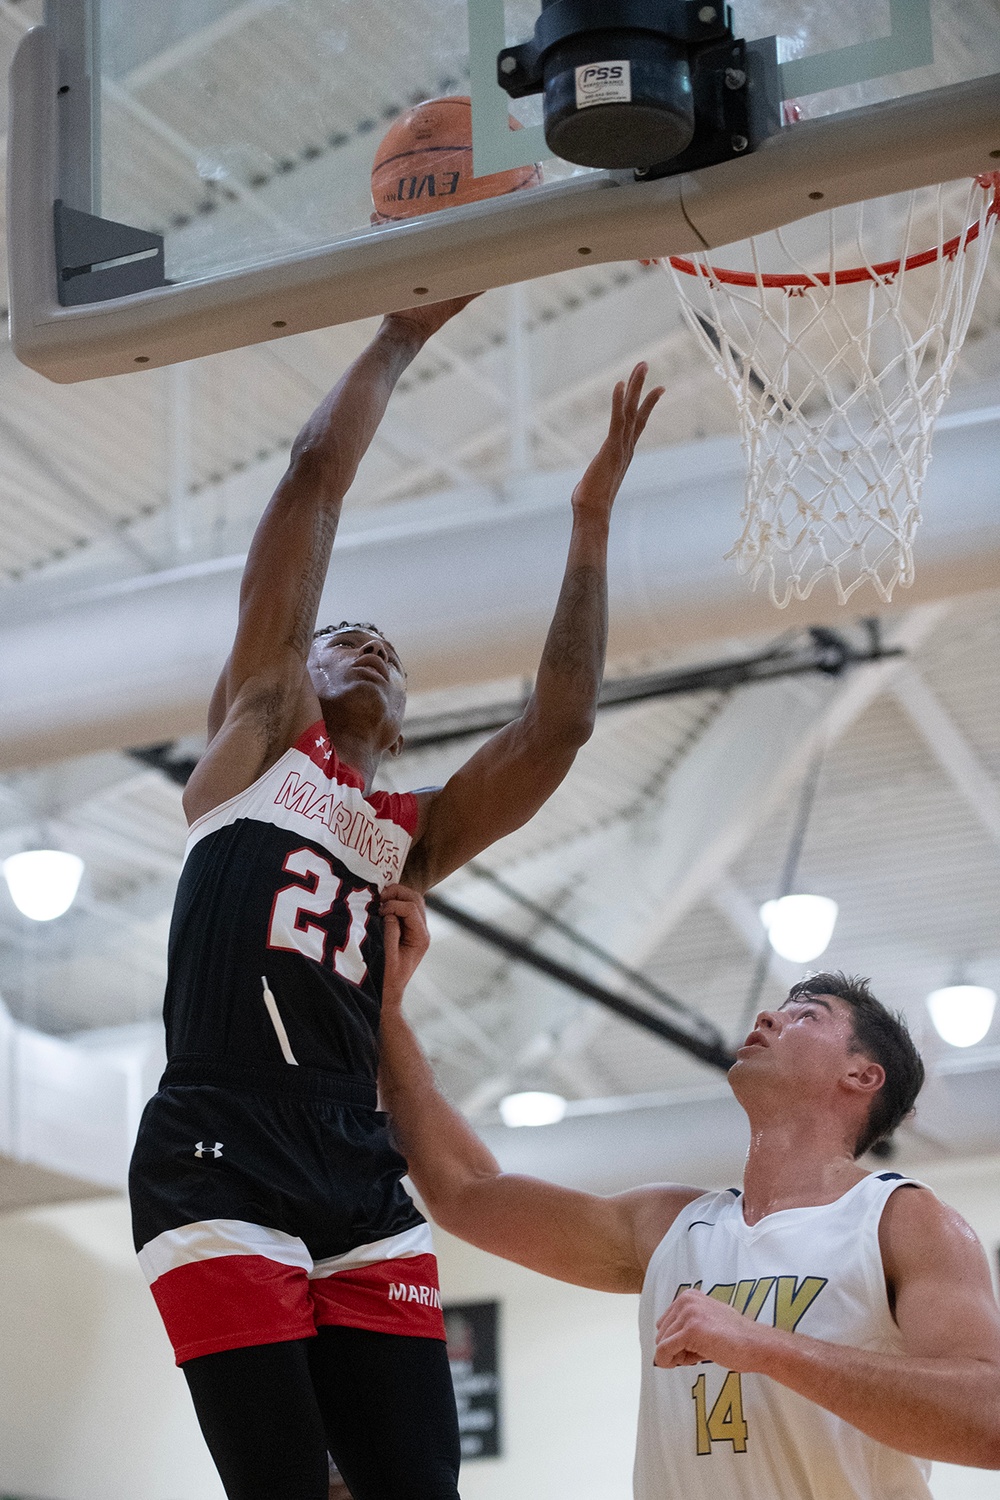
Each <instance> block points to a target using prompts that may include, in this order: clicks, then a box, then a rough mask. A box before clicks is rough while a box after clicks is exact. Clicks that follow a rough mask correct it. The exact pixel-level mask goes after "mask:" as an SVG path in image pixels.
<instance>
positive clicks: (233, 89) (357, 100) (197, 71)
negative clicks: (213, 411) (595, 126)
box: [100, 0, 1000, 280]
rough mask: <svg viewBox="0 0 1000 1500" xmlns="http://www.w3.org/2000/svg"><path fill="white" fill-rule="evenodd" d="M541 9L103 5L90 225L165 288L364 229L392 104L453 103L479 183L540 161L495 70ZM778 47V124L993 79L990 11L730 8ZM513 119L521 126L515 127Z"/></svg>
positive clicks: (938, 4)
mask: <svg viewBox="0 0 1000 1500" xmlns="http://www.w3.org/2000/svg"><path fill="white" fill-rule="evenodd" d="M539 9H540V6H539V3H538V0H507V3H506V4H505V3H504V0H405V3H404V4H401V3H399V0H174V3H173V4H171V5H163V4H162V3H161V0H102V6H101V110H102V127H101V139H102V150H101V178H102V193H101V207H100V212H101V213H102V214H103V215H104V216H105V217H107V218H111V219H117V220H121V221H123V222H125V223H127V224H132V225H136V226H138V227H142V228H144V229H152V230H157V231H159V232H160V233H162V234H163V235H164V237H165V240H166V265H167V275H168V276H169V277H171V278H172V279H174V280H186V279H188V278H191V277H198V276H203V275H206V274H213V273H216V272H219V271H222V270H229V269H234V268H237V267H243V266H247V265H250V264H253V263H257V262H260V261H262V260H266V259H269V258H271V257H273V256H276V255H281V254H285V253H287V252H289V251H294V250H299V249H302V248H304V247H307V246H314V245H322V244H326V243H328V242H329V241H331V240H334V239H339V238H341V237H342V236H344V235H347V234H351V233H353V232H356V231H360V230H364V229H366V228H367V226H368V224H369V220H370V215H371V212H372V201H371V193H370V176H371V168H372V162H373V159H374V155H375V150H376V147H377V146H378V143H379V141H380V139H381V138H382V136H383V135H384V134H385V132H386V131H387V130H388V129H389V127H390V125H391V124H392V122H393V121H394V120H395V119H396V118H397V117H398V116H399V115H400V114H401V112H403V111H405V110H406V109H407V107H408V106H410V105H412V104H415V103H418V102H419V101H421V100H423V99H430V98H434V97H436V96H439V95H450V94H469V95H471V97H472V99H473V103H474V117H475V125H476V161H475V169H476V171H477V172H478V173H481V174H485V173H488V172H492V171H497V170H502V169H503V168H505V167H511V166H514V165H516V164H518V163H521V162H531V161H540V162H542V163H543V172H544V177H545V180H546V181H547V182H552V181H560V180H563V179H564V178H566V177H567V176H570V175H580V174H581V173H583V172H584V171H585V170H586V169H583V168H576V167H572V166H570V165H569V164H568V163H563V162H560V161H559V160H558V159H556V158H554V157H552V156H551V154H550V153H549V152H548V150H547V148H546V147H545V144H544V138H543V136H542V131H541V126H540V120H541V100H540V98H539V97H537V96H536V97H533V98H530V99H526V100H520V101H516V102H514V103H511V101H510V100H508V98H507V96H506V95H505V94H504V93H503V92H502V91H501V90H500V89H499V87H498V86H497V83H496V55H497V51H498V50H499V48H500V47H501V46H503V45H504V44H505V43H511V42H514V41H517V40H520V39H523V38H525V37H527V36H528V35H529V34H530V32H531V30H532V27H533V25H534V22H535V19H536V17H537V15H538V12H539ZM733 9H734V24H735V29H736V31H737V33H738V34H742V35H745V36H746V37H747V38H753V37H760V36H767V35H777V36H778V37H779V38H781V44H780V46H781V56H782V60H783V64H784V66H783V84H784V89H783V91H784V92H785V94H786V97H788V98H790V99H793V100H795V101H796V102H795V105H794V106H793V107H792V108H791V109H790V111H789V114H790V116H791V117H792V118H795V119H799V118H801V119H810V118H814V117H816V116H819V115H826V114H830V113H834V112H837V111H841V110H845V109H852V108H856V107H858V106H859V105H865V104H872V103H874V102H876V101H880V100H883V99H888V98H895V97H899V96H901V95H903V94H908V93H915V92H918V91H920V90H924V89H928V88H935V87H939V86H941V85H944V84H952V83H956V82H959V81H961V80H964V79H969V78H974V77H977V76H980V75H982V74H986V73H991V72H994V71H998V70H1000V16H998V12H997V9H996V5H995V4H994V3H993V0H838V3H837V4H836V5H830V4H829V3H828V0H807V3H802V0H736V4H735V5H734V8H733ZM508 115H513V116H514V117H515V118H517V119H518V120H519V121H520V122H522V123H523V124H525V125H527V126H528V127H529V129H527V130H525V131H517V132H515V131H512V130H510V129H509V127H508V125H507V120H508Z"/></svg>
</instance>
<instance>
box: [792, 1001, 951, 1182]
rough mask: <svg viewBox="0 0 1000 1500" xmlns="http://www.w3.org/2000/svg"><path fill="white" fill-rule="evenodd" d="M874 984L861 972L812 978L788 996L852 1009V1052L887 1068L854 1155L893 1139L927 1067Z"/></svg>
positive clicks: (913, 1100)
mask: <svg viewBox="0 0 1000 1500" xmlns="http://www.w3.org/2000/svg"><path fill="white" fill-rule="evenodd" d="M870 983H871V981H870V980H868V979H862V978H861V976H860V975H858V974H842V973H836V974H810V975H809V977H808V979H800V980H799V982H798V984H793V985H792V988H791V989H790V990H789V992H788V998H789V1000H794V999H798V998H799V997H800V996H802V995H833V996H834V997H835V998H836V999H837V1000H843V1001H844V1003H845V1004H846V1005H849V1006H850V1007H851V1018H852V1022H853V1028H854V1050H855V1051H856V1052H863V1053H864V1055H865V1056H866V1057H870V1058H871V1060H872V1062H877V1063H878V1064H879V1065H880V1067H882V1068H884V1069H885V1083H884V1084H883V1085H882V1087H881V1088H880V1089H879V1091H878V1093H877V1094H876V1095H875V1098H874V1099H873V1100H872V1106H871V1109H870V1110H869V1112H868V1119H867V1121H866V1122H865V1126H864V1129H863V1130H862V1131H861V1134H860V1136H859V1137H858V1139H857V1141H856V1142H855V1146H854V1155H855V1156H856V1157H857V1156H863V1155H864V1153H865V1152H866V1151H870V1150H871V1148H872V1146H875V1145H877V1144H878V1142H879V1141H884V1140H886V1139H887V1138H888V1137H889V1136H891V1135H892V1133H893V1131H894V1130H895V1129H896V1127H897V1125H899V1124H900V1122H901V1121H902V1120H905V1119H906V1116H907V1115H908V1114H909V1113H910V1111H911V1109H912V1108H913V1105H914V1102H915V1100H916V1097H917V1095H918V1094H919V1093H920V1090H921V1088H922V1087H923V1082H924V1065H923V1062H922V1061H921V1058H920V1053H919V1052H918V1051H917V1049H916V1047H915V1046H914V1045H913V1038H912V1037H911V1036H910V1033H909V1030H908V1029H907V1025H906V1021H905V1020H904V1019H903V1016H902V1014H901V1013H900V1012H898V1011H896V1012H893V1011H891V1010H888V1009H887V1008H886V1007H885V1006H884V1005H883V1004H882V1002H881V1001H880V1000H877V999H876V998H875V996H874V995H873V994H872V992H871V989H870Z"/></svg>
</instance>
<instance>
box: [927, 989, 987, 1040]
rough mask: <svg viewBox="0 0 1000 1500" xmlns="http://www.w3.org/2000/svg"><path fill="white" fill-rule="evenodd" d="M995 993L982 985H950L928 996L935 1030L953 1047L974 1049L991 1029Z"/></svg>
mask: <svg viewBox="0 0 1000 1500" xmlns="http://www.w3.org/2000/svg"><path fill="white" fill-rule="evenodd" d="M996 1003H997V995H996V990H990V989H987V988H986V986H985V985H983V984H949V985H945V987H944V989H941V990H932V991H931V993H930V994H929V995H928V996H927V1009H928V1010H929V1011H930V1013H931V1020H932V1021H933V1022H934V1029H935V1031H936V1032H937V1034H938V1036H940V1037H941V1038H942V1039H943V1040H944V1041H946V1042H947V1043H948V1045H949V1046H950V1047H974V1046H975V1045H976V1043H977V1042H981V1041H982V1039H983V1037H984V1036H985V1035H986V1033H987V1032H988V1031H989V1029H990V1024H991V1022H992V1020H993V1011H994V1008H995V1006H996Z"/></svg>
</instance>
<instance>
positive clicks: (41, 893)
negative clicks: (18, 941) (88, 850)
mask: <svg viewBox="0 0 1000 1500" xmlns="http://www.w3.org/2000/svg"><path fill="white" fill-rule="evenodd" d="M3 873H4V879H5V880H6V882H7V889H8V890H9V891H10V898H11V900H12V901H13V903H14V905H15V906H16V907H17V909H18V911H19V912H22V913H23V914H24V916H26V917H30V918H31V920H32V921H33V922H51V921H52V920H53V918H55V917H61V916H62V915H63V913H64V912H67V911H69V909H70V907H71V906H72V905H73V900H74V897H75V896H76V893H77V890H78V889H79V886H80V877H81V875H82V874H83V860H82V859H80V858H79V857H78V856H77V855H75V854H67V853H66V852H65V850H63V849H27V850H25V852H24V853H23V854H12V855H11V856H10V858H9V859H5V860H4V862H3Z"/></svg>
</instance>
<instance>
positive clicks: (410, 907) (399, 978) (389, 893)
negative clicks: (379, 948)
mask: <svg viewBox="0 0 1000 1500" xmlns="http://www.w3.org/2000/svg"><path fill="white" fill-rule="evenodd" d="M380 909H381V913H382V921H383V923H384V924H385V978H384V979H383V982H382V1007H383V1009H385V1007H386V1005H391V1006H399V1005H402V1003H403V991H404V990H405V989H406V986H407V985H408V984H409V982H410V980H411V979H412V978H413V974H414V972H415V970H416V968H417V965H418V964H419V963H420V960H421V959H422V958H423V956H424V954H425V953H426V952H427V949H428V948H429V947H430V945H431V935H430V933H429V932H428V931H427V913H426V911H425V909H424V903H423V898H422V897H421V896H420V895H419V894H418V893H417V892H416V891H414V890H411V889H410V887H409V886H406V885H387V886H386V888H385V890H384V891H383V892H382V905H381V908H380Z"/></svg>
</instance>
